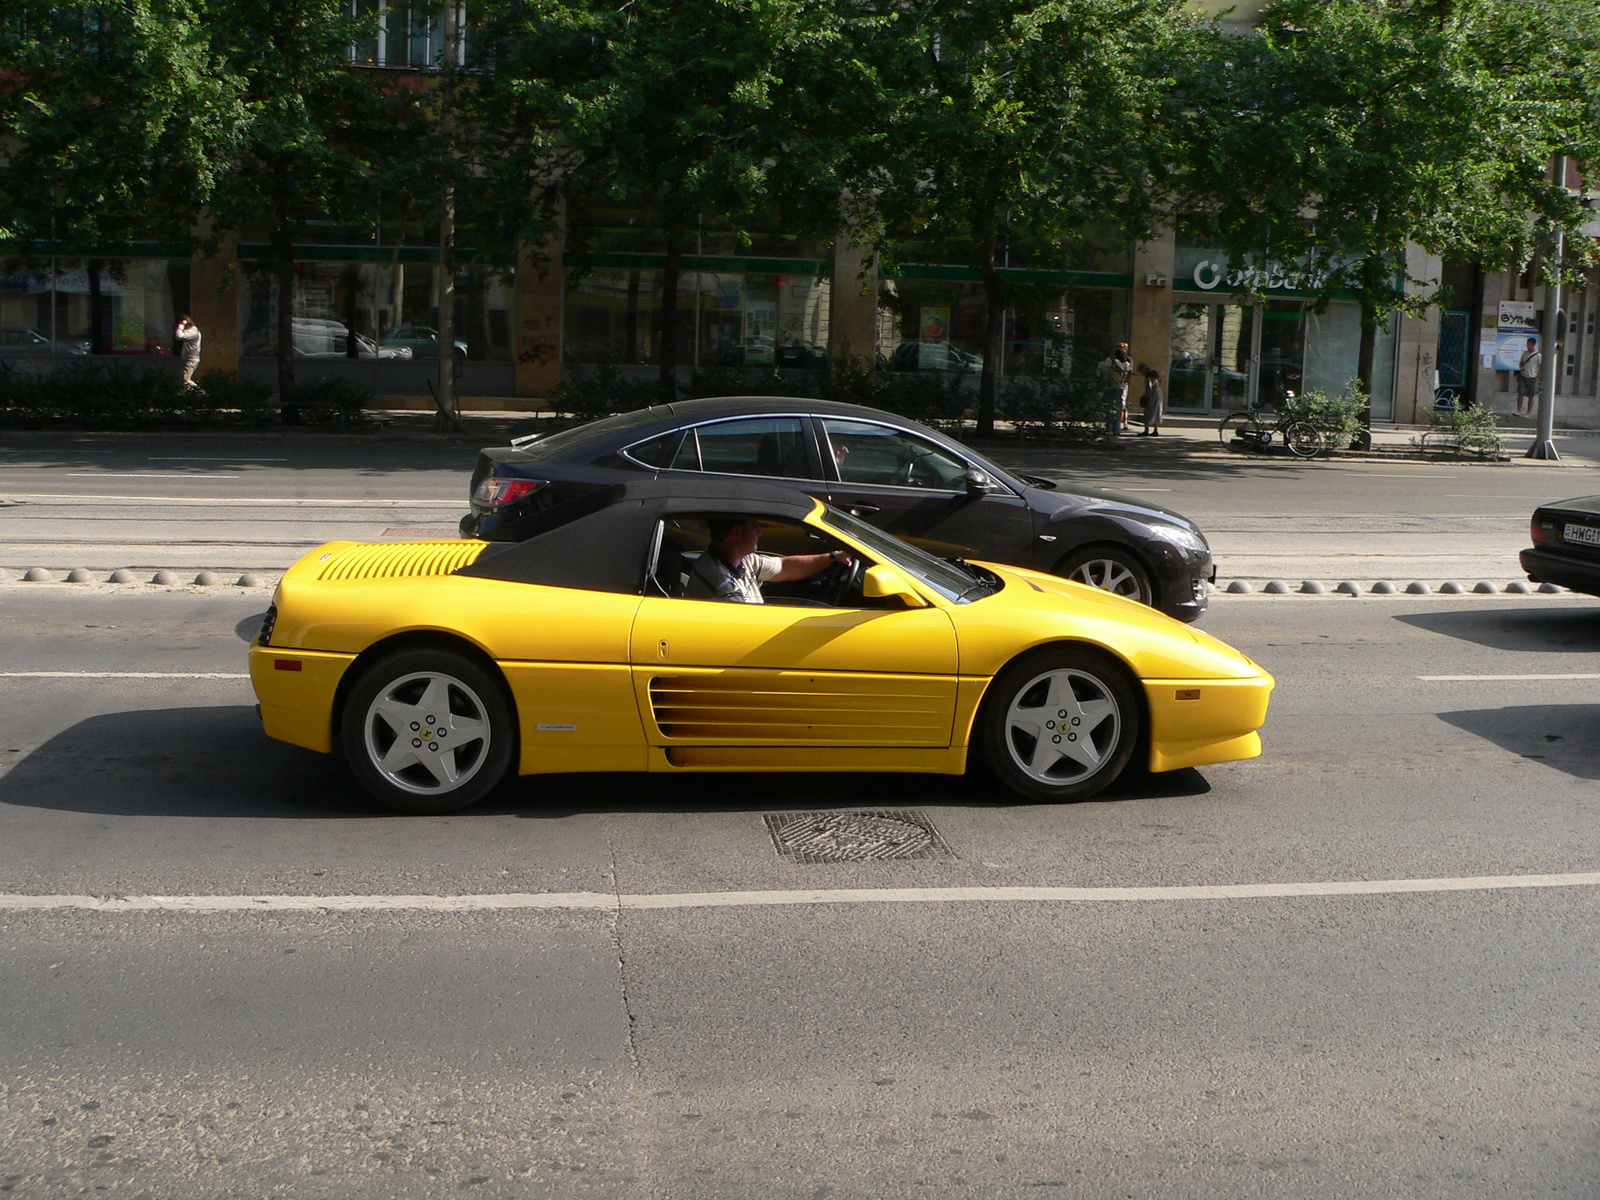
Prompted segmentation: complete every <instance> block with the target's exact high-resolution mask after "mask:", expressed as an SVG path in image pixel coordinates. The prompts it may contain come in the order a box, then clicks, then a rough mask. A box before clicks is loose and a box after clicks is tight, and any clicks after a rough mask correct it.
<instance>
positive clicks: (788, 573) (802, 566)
mask: <svg viewBox="0 0 1600 1200" xmlns="http://www.w3.org/2000/svg"><path fill="white" fill-rule="evenodd" d="M834 563H842V564H843V565H845V566H847V567H848V566H853V565H854V564H855V559H853V558H851V557H850V554H849V552H848V551H845V550H830V551H828V552H827V553H826V554H785V555H784V556H783V569H782V570H780V571H779V572H778V573H777V574H776V575H774V576H773V577H772V581H773V582H774V583H786V582H788V581H789V580H791V579H810V578H811V577H812V576H813V575H816V574H818V573H819V572H822V571H826V570H827V569H828V568H829V567H831V566H833V564H834Z"/></svg>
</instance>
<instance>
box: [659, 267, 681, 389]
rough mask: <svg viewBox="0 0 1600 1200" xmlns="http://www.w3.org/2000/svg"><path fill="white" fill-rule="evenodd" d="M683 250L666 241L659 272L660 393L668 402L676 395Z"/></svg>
mask: <svg viewBox="0 0 1600 1200" xmlns="http://www.w3.org/2000/svg"><path fill="white" fill-rule="evenodd" d="M682 257H683V251H682V250H681V249H680V248H679V246H678V243H677V242H676V241H670V240H669V241H668V242H667V265H666V267H665V269H663V270H662V272H661V345H660V347H659V351H660V362H661V392H662V399H664V400H666V401H668V402H670V401H673V400H676V399H677V398H678V277H679V275H680V274H681V272H680V271H679V268H678V263H679V261H680V260H681V259H682Z"/></svg>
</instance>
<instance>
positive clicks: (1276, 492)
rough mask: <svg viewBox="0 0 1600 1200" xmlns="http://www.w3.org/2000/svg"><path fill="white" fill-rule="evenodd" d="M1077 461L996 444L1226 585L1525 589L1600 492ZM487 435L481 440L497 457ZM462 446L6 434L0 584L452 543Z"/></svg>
mask: <svg viewBox="0 0 1600 1200" xmlns="http://www.w3.org/2000/svg"><path fill="white" fill-rule="evenodd" d="M1189 433H1190V434H1191V436H1190V437H1187V438H1185V437H1176V436H1174V437H1168V438H1161V439H1139V438H1132V439H1126V440H1124V442H1123V443H1122V444H1121V445H1120V446H1119V448H1118V449H1117V450H1116V451H1115V452H1093V453H1074V452H1070V451H1064V450H1062V449H1059V448H1050V447H1044V448H1040V447H1038V446H1037V445H1035V444H1028V445H1024V446H1020V447H1019V446H1017V445H1016V444H1014V443H1010V442H998V443H995V444H994V445H993V446H990V447H987V448H986V449H988V450H989V452H991V453H993V455H994V456H995V457H996V458H998V459H999V460H1000V461H1001V463H1002V464H1003V465H1010V466H1015V467H1019V468H1023V469H1027V470H1032V471H1038V472H1041V473H1043V474H1046V475H1050V476H1052V477H1055V478H1057V479H1060V480H1061V481H1063V482H1064V483H1066V484H1069V485H1070V484H1074V483H1076V484H1082V485H1086V486H1092V487H1104V488H1110V489H1114V490H1119V491H1123V492H1126V493H1128V494H1129V495H1131V496H1133V497H1134V498H1136V499H1141V500H1147V501H1152V502H1155V503H1159V504H1163V505H1166V506H1167V507H1170V508H1174V509H1177V510H1178V511H1180V512H1183V513H1186V514H1188V515H1189V516H1191V517H1193V518H1194V519H1196V520H1197V521H1198V522H1199V523H1200V525H1201V527H1202V528H1203V529H1205V531H1206V533H1207V536H1208V537H1209V538H1210V540H1211V543H1212V547H1213V549H1214V551H1215V553H1216V557H1217V562H1218V567H1219V572H1220V577H1221V578H1222V579H1223V580H1225V581H1226V580H1230V579H1235V578H1242V579H1246V580H1250V581H1253V582H1255V583H1257V584H1259V583H1261V582H1264V581H1266V580H1270V579H1275V578H1276V579H1284V580H1287V581H1289V582H1290V583H1297V582H1298V581H1299V580H1301V579H1304V578H1311V579H1318V580H1323V581H1326V582H1330V583H1331V582H1334V581H1338V580H1341V579H1353V580H1356V581H1358V582H1362V583H1368V582H1370V581H1372V580H1376V579H1388V580H1391V581H1394V582H1396V583H1398V584H1399V585H1401V586H1404V584H1406V583H1407V582H1410V581H1411V580H1422V581H1424V582H1428V583H1430V584H1437V583H1439V582H1442V581H1444V580H1448V579H1454V580H1457V581H1459V582H1462V583H1464V584H1467V585H1468V586H1470V585H1471V584H1472V583H1474V582H1476V581H1477V580H1479V579H1488V580H1490V581H1492V582H1495V583H1497V584H1504V583H1505V582H1507V581H1509V580H1511V579H1515V578H1519V577H1520V574H1521V572H1520V570H1519V568H1518V565H1517V561H1516V556H1517V552H1518V551H1519V550H1520V549H1522V547H1523V546H1524V545H1525V544H1526V539H1527V523H1528V518H1529V516H1530V514H1531V513H1532V510H1533V508H1534V507H1535V506H1536V505H1537V504H1539V503H1540V502H1542V501H1546V500H1552V499H1561V498H1564V497H1568V496H1577V495H1585V494H1593V493H1596V492H1600V438H1596V437H1570V438H1566V439H1564V440H1563V452H1564V453H1565V454H1566V456H1567V457H1566V459H1565V461H1564V462H1563V463H1561V464H1533V463H1526V462H1524V461H1522V460H1517V461H1515V462H1513V463H1510V464H1481V463H1446V464H1433V463H1421V462H1406V461H1398V462H1387V461H1375V460H1359V461H1339V462H1313V463H1300V462H1297V461H1293V460H1287V459H1281V458H1272V457H1264V456H1255V455H1240V454H1224V453H1222V452H1221V451H1220V448H1218V447H1217V445H1216V443H1215V439H1214V437H1213V435H1212V434H1211V433H1210V432H1209V431H1208V430H1191V431H1189ZM501 437H502V435H501V434H499V433H492V432H489V431H488V430H486V431H485V432H484V434H483V440H484V441H485V442H490V441H495V440H500V439H501ZM475 454H476V444H475V443H473V442H472V441H470V440H467V441H463V440H448V441H428V440H409V441H403V440H394V439H384V438H360V437H335V436H328V435H317V434H315V433H307V434H303V435H298V436H288V435H276V434H275V435H270V436H229V437H221V436H204V435H177V436H161V435H82V436H75V437H65V438H64V437H60V436H44V435H30V434H11V435H7V437H6V439H5V440H4V441H3V442H0V569H5V570H8V571H12V572H15V573H17V574H20V573H21V572H23V571H26V570H27V569H29V568H31V567H43V568H46V569H49V570H52V571H56V572H64V571H68V570H71V569H72V568H75V567H83V568H86V569H89V570H92V571H97V572H109V571H112V570H115V569H117V568H120V567H128V568H133V569H136V570H138V571H140V572H145V573H153V572H154V571H155V570H157V569H162V568H166V569H171V570H174V571H178V572H189V573H193V572H198V571H200V570H213V571H217V572H226V573H238V572H243V571H253V572H260V573H266V574H270V573H271V572H274V571H279V570H281V569H282V568H284V567H286V566H288V565H289V564H290V563H292V562H293V561H294V560H295V559H296V558H298V557H299V556H300V555H301V554H302V553H304V552H305V551H306V550H308V549H310V548H312V547H314V546H316V545H319V544H321V543H322V542H325V541H329V540H332V539H334V538H354V539H357V540H374V541H382V540H405V539H416V538H430V537H454V536H456V524H457V522H458V520H459V519H460V517H461V516H462V514H463V513H464V512H465V511H466V492H467V481H468V475H469V474H470V471H471V467H472V463H473V461H474V459H475Z"/></svg>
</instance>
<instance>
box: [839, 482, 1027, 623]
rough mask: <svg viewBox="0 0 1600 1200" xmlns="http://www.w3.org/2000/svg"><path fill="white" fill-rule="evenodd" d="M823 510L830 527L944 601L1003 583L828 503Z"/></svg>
mask: <svg viewBox="0 0 1600 1200" xmlns="http://www.w3.org/2000/svg"><path fill="white" fill-rule="evenodd" d="M823 510H824V511H823V517H824V519H825V520H826V521H827V522H828V524H829V525H831V526H833V528H835V529H837V530H838V531H839V532H840V533H847V534H849V535H850V536H851V537H853V538H855V540H856V541H858V542H860V543H861V544H862V545H863V546H865V547H866V548H867V549H869V550H871V551H872V552H873V553H874V554H876V555H879V556H880V557H882V558H884V559H887V560H888V561H889V562H892V563H893V564H894V565H895V566H897V567H899V568H900V569H901V570H902V571H905V572H906V573H907V574H908V575H912V576H915V577H916V578H917V579H918V580H920V581H921V582H923V583H925V584H927V585H928V586H929V587H931V588H932V589H933V590H934V591H936V592H938V593H939V594H940V595H941V596H943V597H944V598H945V599H946V600H950V601H953V602H955V603H956V604H970V603H971V602H972V601H974V600H981V599H982V598H983V597H985V596H989V595H993V594H994V593H995V592H998V591H999V590H1000V588H1001V586H1002V585H1001V583H1000V581H999V578H998V577H997V576H995V575H993V574H991V573H990V572H988V571H983V570H980V569H979V568H977V567H969V566H967V565H966V564H965V563H962V562H960V561H959V560H953V561H946V560H945V559H942V558H935V557H934V556H933V555H931V554H929V553H928V552H927V551H926V550H919V549H918V548H917V547H915V546H913V545H912V544H911V543H910V542H902V541H901V540H900V539H899V538H897V537H895V536H893V535H892V534H887V533H885V532H884V531H883V530H881V529H876V528H874V527H873V526H871V525H868V524H867V523H866V522H865V521H862V520H858V519H857V518H855V517H852V516H851V515H850V514H849V513H843V512H840V511H839V510H838V509H837V508H834V507H833V505H831V504H827V505H824V506H823Z"/></svg>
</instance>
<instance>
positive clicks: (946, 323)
mask: <svg viewBox="0 0 1600 1200" xmlns="http://www.w3.org/2000/svg"><path fill="white" fill-rule="evenodd" d="M949 341H950V309H949V308H948V307H944V308H924V309H922V310H921V319H920V320H919V321H918V322H917V370H919V371H942V370H944V368H945V366H946V365H947V363H948V361H949V357H950V355H949V352H948V351H947V350H946V348H945V347H946V345H947V344H948V342H949Z"/></svg>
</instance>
